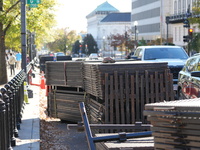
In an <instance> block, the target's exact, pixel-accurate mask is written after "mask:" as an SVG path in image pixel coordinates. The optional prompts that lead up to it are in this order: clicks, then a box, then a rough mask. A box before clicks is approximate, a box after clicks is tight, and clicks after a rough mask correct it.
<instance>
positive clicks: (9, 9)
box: [5, 0, 20, 14]
mask: <svg viewBox="0 0 200 150" xmlns="http://www.w3.org/2000/svg"><path fill="white" fill-rule="evenodd" d="M19 3H20V0H18V1H17V2H16V3H15V4H14V5H12V6H11V7H10V8H8V9H7V10H6V11H5V14H7V13H9V11H11V10H12V9H13V8H14V7H15V6H17V4H19Z"/></svg>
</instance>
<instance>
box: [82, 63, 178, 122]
mask: <svg viewBox="0 0 200 150" xmlns="http://www.w3.org/2000/svg"><path fill="white" fill-rule="evenodd" d="M83 70H84V73H83V74H84V89H85V92H86V93H87V100H88V101H87V104H88V110H89V112H88V114H89V115H90V116H89V117H88V118H89V119H90V121H91V123H99V122H101V123H106V124H108V123H117V124H129V123H135V122H136V121H141V122H142V123H147V120H146V118H145V117H144V116H143V113H142V112H143V110H144V105H145V104H148V103H154V102H160V101H164V100H166V101H170V100H174V91H173V82H172V74H171V73H170V72H169V69H168V67H167V63H151V62H141V61H140V62H139V61H135V62H117V63H113V64H104V63H85V64H84V69H83Z"/></svg>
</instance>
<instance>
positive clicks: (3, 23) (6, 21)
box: [0, 0, 20, 84]
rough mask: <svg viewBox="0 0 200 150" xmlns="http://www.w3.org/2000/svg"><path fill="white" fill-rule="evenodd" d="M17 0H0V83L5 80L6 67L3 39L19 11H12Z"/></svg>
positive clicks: (3, 82)
mask: <svg viewBox="0 0 200 150" xmlns="http://www.w3.org/2000/svg"><path fill="white" fill-rule="evenodd" d="M19 2H20V1H19V0H18V1H15V2H13V1H5V2H4V1H3V0H0V64H1V65H0V73H1V76H0V84H5V83H6V82H7V80H8V79H7V69H6V60H5V54H6V53H5V48H6V46H5V39H6V33H7V31H8V29H9V27H10V26H11V25H12V23H13V22H14V20H15V19H16V18H17V17H18V16H19V11H14V10H15V9H16V8H18V7H19V5H18V4H19Z"/></svg>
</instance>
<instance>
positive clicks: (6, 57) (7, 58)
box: [5, 54, 9, 67]
mask: <svg viewBox="0 0 200 150" xmlns="http://www.w3.org/2000/svg"><path fill="white" fill-rule="evenodd" d="M5 59H6V67H7V66H9V65H8V60H9V57H8V54H6V55H5Z"/></svg>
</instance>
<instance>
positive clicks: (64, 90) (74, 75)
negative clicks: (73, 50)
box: [45, 61, 84, 122]
mask: <svg viewBox="0 0 200 150" xmlns="http://www.w3.org/2000/svg"><path fill="white" fill-rule="evenodd" d="M82 66H83V62H81V61H77V62H75V61H49V62H46V74H45V77H46V85H47V88H48V108H47V111H48V115H49V116H51V117H55V118H60V119H61V120H66V121H72V122H78V121H81V115H80V111H79V106H78V104H79V102H83V101H84V92H83V76H82Z"/></svg>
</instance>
